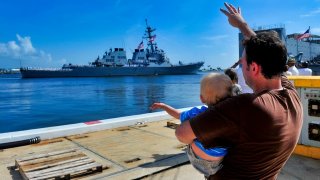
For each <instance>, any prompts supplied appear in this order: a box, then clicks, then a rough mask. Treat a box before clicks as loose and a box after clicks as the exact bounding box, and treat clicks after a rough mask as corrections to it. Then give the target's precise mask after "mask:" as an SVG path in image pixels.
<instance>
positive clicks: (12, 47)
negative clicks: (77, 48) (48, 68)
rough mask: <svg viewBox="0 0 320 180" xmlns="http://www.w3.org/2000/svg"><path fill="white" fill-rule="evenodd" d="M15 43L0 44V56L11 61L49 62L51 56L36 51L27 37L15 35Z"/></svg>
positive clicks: (41, 51)
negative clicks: (31, 60)
mask: <svg viewBox="0 0 320 180" xmlns="http://www.w3.org/2000/svg"><path fill="white" fill-rule="evenodd" d="M17 39H18V40H17V41H9V42H7V43H1V42H0V56H4V57H9V58H12V59H26V60H28V59H33V60H41V61H46V62H51V60H52V57H51V54H49V53H46V52H44V51H43V50H36V49H35V48H34V47H33V45H32V42H31V38H30V37H29V36H26V37H22V36H20V35H19V34H17Z"/></svg>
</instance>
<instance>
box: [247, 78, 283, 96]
mask: <svg viewBox="0 0 320 180" xmlns="http://www.w3.org/2000/svg"><path fill="white" fill-rule="evenodd" d="M281 89H282V85H281V78H280V77H277V78H272V79H265V78H263V79H261V80H260V81H259V83H258V84H256V86H255V87H253V92H254V93H255V94H258V93H260V92H262V91H266V90H267V91H270V90H281Z"/></svg>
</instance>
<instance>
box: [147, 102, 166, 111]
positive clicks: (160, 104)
mask: <svg viewBox="0 0 320 180" xmlns="http://www.w3.org/2000/svg"><path fill="white" fill-rule="evenodd" d="M163 107H164V104H163V103H153V104H152V105H151V106H150V109H151V110H156V109H162V108H163Z"/></svg>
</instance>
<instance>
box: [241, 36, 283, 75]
mask: <svg viewBox="0 0 320 180" xmlns="http://www.w3.org/2000/svg"><path fill="white" fill-rule="evenodd" d="M243 45H244V47H245V51H246V55H247V64H248V65H249V64H251V63H252V62H255V63H257V64H258V65H260V66H261V68H262V74H263V75H264V77H265V78H267V79H271V78H272V77H274V76H280V75H281V73H283V72H284V71H285V65H286V61H287V48H286V46H285V45H284V44H283V43H282V41H281V40H280V38H279V36H278V33H277V32H275V31H266V32H261V33H257V35H256V36H253V37H251V38H250V39H248V40H245V41H244V43H243Z"/></svg>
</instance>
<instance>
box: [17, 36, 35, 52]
mask: <svg viewBox="0 0 320 180" xmlns="http://www.w3.org/2000/svg"><path fill="white" fill-rule="evenodd" d="M17 38H18V41H19V43H20V45H21V48H22V50H23V51H24V52H25V53H26V54H33V53H35V52H36V50H35V49H34V48H33V46H32V43H31V38H30V37H28V36H27V37H21V36H20V35H19V34H17Z"/></svg>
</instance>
